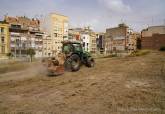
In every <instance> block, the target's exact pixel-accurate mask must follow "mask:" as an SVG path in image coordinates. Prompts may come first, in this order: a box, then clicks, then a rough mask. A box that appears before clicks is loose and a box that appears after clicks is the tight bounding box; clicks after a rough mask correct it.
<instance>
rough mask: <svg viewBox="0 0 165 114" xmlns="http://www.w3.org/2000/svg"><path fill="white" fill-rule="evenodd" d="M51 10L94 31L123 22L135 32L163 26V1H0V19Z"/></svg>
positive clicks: (76, 24) (70, 21)
mask: <svg viewBox="0 0 165 114" xmlns="http://www.w3.org/2000/svg"><path fill="white" fill-rule="evenodd" d="M53 12H55V13H60V14H63V15H66V16H68V17H69V25H70V27H85V26H90V27H91V28H92V29H93V30H95V31H96V32H105V31H106V28H111V27H116V26H118V24H119V23H123V22H124V23H126V24H127V25H128V26H130V27H131V28H132V29H134V30H135V31H141V30H142V29H144V28H146V27H148V26H155V25H165V0H0V20H2V19H3V16H4V15H8V16H28V17H30V18H33V17H34V18H41V17H44V16H46V15H48V14H49V13H53Z"/></svg>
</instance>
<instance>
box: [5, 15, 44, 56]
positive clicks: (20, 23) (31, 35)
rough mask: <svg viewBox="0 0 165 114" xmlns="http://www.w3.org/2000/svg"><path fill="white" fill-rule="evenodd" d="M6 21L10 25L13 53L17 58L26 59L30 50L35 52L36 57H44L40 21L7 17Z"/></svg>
mask: <svg viewBox="0 0 165 114" xmlns="http://www.w3.org/2000/svg"><path fill="white" fill-rule="evenodd" d="M4 20H5V21H6V22H8V23H9V32H10V37H11V43H10V47H11V53H12V54H13V55H14V56H15V57H26V56H27V50H28V49H29V48H33V49H34V50H35V52H36V55H35V57H42V45H43V32H41V31H40V21H39V20H38V19H29V18H27V17H25V16H23V17H11V16H5V19H4Z"/></svg>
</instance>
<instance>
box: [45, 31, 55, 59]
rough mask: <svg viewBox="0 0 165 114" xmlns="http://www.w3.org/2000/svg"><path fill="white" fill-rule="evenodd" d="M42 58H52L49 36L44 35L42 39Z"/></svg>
mask: <svg viewBox="0 0 165 114" xmlns="http://www.w3.org/2000/svg"><path fill="white" fill-rule="evenodd" d="M43 56H44V57H51V56H53V52H52V39H51V36H49V35H47V34H44V37H43Z"/></svg>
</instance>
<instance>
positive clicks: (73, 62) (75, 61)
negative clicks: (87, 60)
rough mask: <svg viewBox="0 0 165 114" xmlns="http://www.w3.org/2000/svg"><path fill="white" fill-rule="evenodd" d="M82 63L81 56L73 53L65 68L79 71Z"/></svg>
mask: <svg viewBox="0 0 165 114" xmlns="http://www.w3.org/2000/svg"><path fill="white" fill-rule="evenodd" d="M80 65H81V61H80V57H79V56H78V55H76V54H73V55H71V57H69V58H68V59H67V60H66V61H65V69H66V70H71V71H73V72H75V71H78V70H79V69H80Z"/></svg>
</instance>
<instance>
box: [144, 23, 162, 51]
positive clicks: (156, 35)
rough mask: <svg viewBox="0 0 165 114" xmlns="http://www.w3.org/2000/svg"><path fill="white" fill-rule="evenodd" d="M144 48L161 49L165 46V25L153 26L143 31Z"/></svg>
mask: <svg viewBox="0 0 165 114" xmlns="http://www.w3.org/2000/svg"><path fill="white" fill-rule="evenodd" d="M141 46H142V49H160V47H162V46H165V26H151V27H148V28H147V29H144V30H142V32H141Z"/></svg>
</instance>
